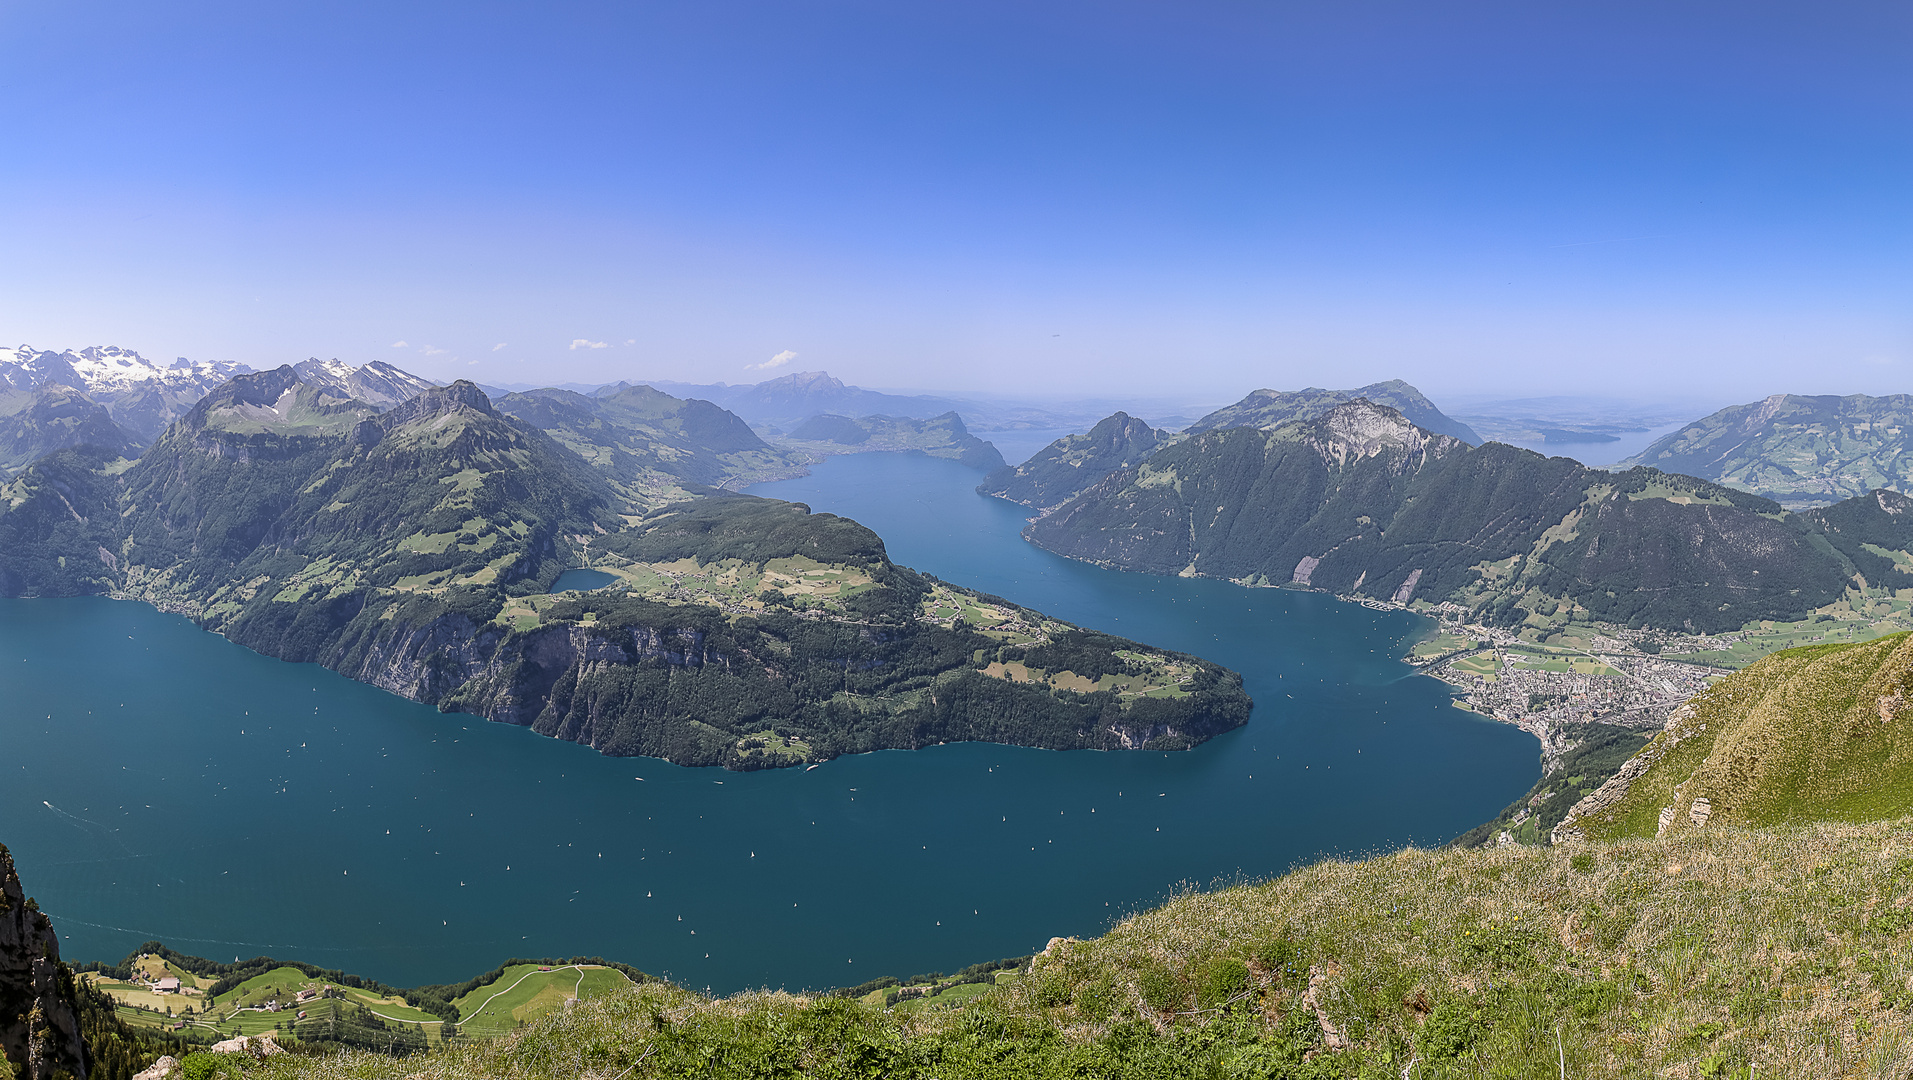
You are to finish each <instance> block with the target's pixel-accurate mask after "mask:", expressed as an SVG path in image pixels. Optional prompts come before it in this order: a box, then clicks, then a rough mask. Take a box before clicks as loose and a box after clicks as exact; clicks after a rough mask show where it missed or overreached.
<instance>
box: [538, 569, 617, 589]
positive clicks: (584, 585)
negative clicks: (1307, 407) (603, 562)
mask: <svg viewBox="0 0 1913 1080" xmlns="http://www.w3.org/2000/svg"><path fill="white" fill-rule="evenodd" d="M616 580H618V575H616V574H607V573H605V572H604V571H603V570H587V569H585V568H583V567H581V566H574V567H572V568H571V569H569V570H566V571H565V572H564V573H562V574H559V575H558V578H557V580H556V581H553V582H552V583H551V589H550V591H551V592H554V593H561V592H570V591H571V590H573V589H578V590H580V591H583V592H589V591H591V590H592V589H602V588H604V587H605V586H606V585H609V584H611V583H612V582H614V581H616Z"/></svg>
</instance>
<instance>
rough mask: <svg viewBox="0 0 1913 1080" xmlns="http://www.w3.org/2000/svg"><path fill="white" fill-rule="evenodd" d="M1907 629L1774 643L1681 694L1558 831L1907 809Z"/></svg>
mask: <svg viewBox="0 0 1913 1080" xmlns="http://www.w3.org/2000/svg"><path fill="white" fill-rule="evenodd" d="M1910 698H1913V637H1909V636H1908V635H1907V634H1893V635H1889V636H1887V637H1883V638H1879V639H1876V640H1874V641H1868V642H1862V643H1860V644H1855V645H1817V646H1811V647H1808V648H1804V649H1791V650H1789V651H1787V652H1781V653H1775V654H1774V655H1772V656H1769V657H1767V658H1766V659H1764V660H1761V661H1760V662H1759V663H1756V664H1753V665H1750V666H1749V667H1747V668H1745V669H1743V670H1741V671H1740V672H1738V673H1736V674H1734V675H1733V676H1731V677H1729V678H1726V679H1722V680H1721V681H1720V682H1719V683H1717V684H1715V685H1714V686H1712V687H1709V688H1708V689H1707V690H1706V691H1704V692H1702V693H1701V694H1699V695H1698V696H1696V697H1695V698H1694V699H1693V700H1692V701H1690V702H1688V703H1687V704H1686V705H1684V706H1682V707H1681V709H1680V710H1679V711H1677V712H1676V713H1675V714H1674V715H1673V717H1672V718H1670V720H1669V722H1668V725H1667V730H1666V731H1664V732H1662V733H1661V734H1660V735H1658V736H1656V737H1655V739H1654V741H1653V742H1651V743H1649V744H1648V745H1647V746H1646V747H1645V748H1644V749H1642V750H1641V752H1640V753H1639V754H1637V755H1636V756H1635V757H1634V758H1632V759H1631V760H1630V761H1629V762H1628V764H1627V765H1625V766H1623V767H1622V769H1621V771H1620V772H1619V773H1617V774H1616V775H1615V777H1614V778H1613V779H1612V780H1610V781H1608V783H1606V784H1604V785H1602V787H1601V789H1600V790H1598V791H1596V792H1595V793H1594V794H1592V795H1590V796H1589V797H1588V798H1587V799H1586V800H1583V801H1582V803H1580V804H1579V805H1577V806H1576V807H1575V808H1574V809H1573V810H1572V811H1570V812H1569V815H1568V817H1567V819H1566V820H1564V821H1563V822H1562V823H1561V825H1560V826H1558V827H1557V828H1556V829H1555V836H1556V837H1557V839H1569V838H1572V837H1573V836H1577V835H1586V836H1591V837H1595V838H1597V839H1608V838H1617V837H1624V836H1654V835H1656V834H1657V833H1667V832H1674V833H1679V832H1685V831H1690V830H1696V829H1705V828H1713V827H1718V826H1720V825H1722V824H1724V823H1729V822H1732V823H1737V824H1743V825H1772V824H1779V823H1782V822H1788V821H1813V820H1826V819H1833V820H1844V821H1868V820H1876V819H1880V818H1888V817H1896V816H1898V815H1901V814H1905V813H1907V812H1908V811H1909V809H1913V731H1909V729H1908V726H1909V724H1913V704H1909V699H1910Z"/></svg>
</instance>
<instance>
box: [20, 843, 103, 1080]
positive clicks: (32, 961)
mask: <svg viewBox="0 0 1913 1080" xmlns="http://www.w3.org/2000/svg"><path fill="white" fill-rule="evenodd" d="M0 1055H4V1057H5V1058H6V1063H7V1064H8V1065H9V1066H11V1068H12V1072H11V1073H10V1075H13V1076H16V1077H18V1078H19V1080H55V1078H57V1077H62V1076H65V1077H70V1078H72V1080H86V1073H87V1056H86V1045H85V1043H83V1042H82V1041H81V1038H80V1011H79V1004H78V989H77V987H76V986H75V985H74V981H73V973H72V972H71V971H69V970H68V969H67V966H66V965H65V964H62V963H61V962H60V942H59V940H58V939H57V938H56V937H55V936H54V934H53V924H52V923H51V922H50V921H48V919H47V917H46V915H45V913H43V912H41V910H40V906H39V905H38V904H36V903H34V902H33V900H32V899H31V898H29V897H28V896H27V895H26V892H25V890H23V889H22V888H21V887H20V875H19V873H18V872H17V871H16V870H15V869H14V865H13V853H12V852H10V851H8V850H7V847H6V845H5V844H0Z"/></svg>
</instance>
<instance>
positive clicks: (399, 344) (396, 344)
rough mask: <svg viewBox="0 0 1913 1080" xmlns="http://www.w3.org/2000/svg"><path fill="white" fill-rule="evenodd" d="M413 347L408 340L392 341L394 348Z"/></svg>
mask: <svg viewBox="0 0 1913 1080" xmlns="http://www.w3.org/2000/svg"><path fill="white" fill-rule="evenodd" d="M411 347H412V346H411V345H409V344H407V343H406V342H403V341H394V342H393V343H392V348H394V349H409V348H411Z"/></svg>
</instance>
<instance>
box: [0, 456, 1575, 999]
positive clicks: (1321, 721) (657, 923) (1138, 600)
mask: <svg viewBox="0 0 1913 1080" xmlns="http://www.w3.org/2000/svg"><path fill="white" fill-rule="evenodd" d="M977 478H978V474H976V473H975V472H974V471H972V470H968V469H964V468H962V467H961V466H958V465H956V464H954V463H951V462H946V461H941V460H938V459H932V458H926V457H922V456H918V455H906V454H866V455H857V456H852V457H842V458H834V459H831V460H830V461H827V462H825V463H824V464H822V465H820V466H818V467H817V469H816V471H815V472H814V473H813V474H812V475H811V476H809V477H805V478H801V479H797V480H791V481H783V482H779V483H776V484H768V485H761V486H759V487H758V488H756V489H754V490H755V491H756V492H757V493H760V494H765V495H772V496H775V497H779V498H792V499H798V500H801V501H805V502H808V503H810V504H811V505H812V506H813V507H814V508H815V509H819V510H829V511H832V512H836V513H842V514H846V515H848V516H851V517H855V518H857V519H858V520H860V521H863V522H865V523H866V524H869V525H871V526H872V527H873V528H876V529H877V530H878V531H879V533H880V534H882V535H883V536H884V537H885V539H886V541H887V543H888V545H889V547H890V551H891V555H892V557H893V558H895V559H897V560H898V561H900V562H903V563H905V564H907V565H913V566H916V567H918V568H919V569H922V570H926V571H928V572H931V573H935V574H937V575H939V576H941V577H944V578H946V579H947V580H950V581H953V582H957V583H959V584H964V585H969V586H973V587H976V588H980V589H984V590H986V591H989V592H994V593H999V594H1001V595H1004V596H1007V597H1010V598H1012V599H1014V600H1016V601H1017V602H1019V603H1023V604H1025V605H1028V606H1031V607H1035V608H1038V609H1040V610H1044V611H1047V612H1049V613H1051V614H1054V615H1057V616H1060V617H1063V618H1066V619H1070V620H1072V621H1077V622H1081V623H1083V624H1085V625H1088V626H1093V627H1097V628H1100V629H1104V630H1108V631H1110V632H1113V633H1118V634H1123V635H1126V636H1130V637H1134V638H1138V639H1141V640H1144V641H1148V642H1152V643H1155V644H1159V645H1164V646H1167V647H1171V648H1176V649H1182V650H1186V651H1189V652H1194V653H1198V654H1200V655H1203V656H1206V657H1208V658H1210V659H1212V660H1215V661H1217V662H1220V663H1223V664H1226V665H1228V666H1230V667H1232V668H1235V669H1236V670H1238V671H1241V672H1242V673H1243V675H1244V677H1245V680H1246V682H1247V685H1248V689H1249V691H1250V693H1251V694H1253V695H1254V697H1255V699H1256V709H1255V713H1254V716H1253V718H1252V719H1251V721H1250V723H1249V725H1248V727H1247V728H1245V729H1243V730H1241V731H1238V732H1234V733H1231V734H1229V735H1226V736H1223V737H1221V738H1219V739H1216V740H1213V741H1211V742H1210V743H1208V744H1205V745H1204V746H1203V747H1201V748H1198V749H1197V750H1195V751H1191V752H1186V753H1173V754H1164V753H1153V752H1146V753H1134V752H1132V753H1097V752H1071V753H1055V752H1047V751H1035V750H1021V749H1015V748H1009V747H1000V746H990V745H982V744H964V745H953V746H943V747H934V748H930V749H926V750H922V751H914V752H900V751H899V752H885V753H878V754H869V755H862V756H858V757H853V758H843V759H839V760H837V761H833V762H830V763H828V764H825V765H823V766H822V767H820V768H817V769H815V770H810V771H803V770H797V771H789V770H786V771H778V772H764V773H752V774H736V773H724V772H721V771H718V770H708V769H681V768H677V767H675V766H671V765H668V764H665V763H662V762H658V761H654V760H649V759H630V758H626V759H613V758H605V757H601V756H599V755H597V754H595V753H593V752H592V751H590V750H589V749H587V748H584V747H580V746H575V745H572V744H568V743H560V742H556V741H553V740H549V739H544V738H541V737H539V736H536V735H533V734H531V733H530V732H528V731H524V730H521V729H518V728H512V727H507V726H504V725H497V724H488V723H485V722H483V721H481V720H478V719H476V718H474V717H469V716H464V715H459V714H440V713H438V712H436V711H434V710H432V709H430V708H427V707H425V706H421V705H418V704H416V703H412V702H407V701H404V700H402V699H399V698H396V697H393V696H391V695H389V694H386V693H384V692H382V691H379V690H376V689H373V688H371V687H368V686H363V685H360V684H357V683H353V682H351V681H350V680H347V679H344V678H342V677H340V676H337V675H334V674H332V673H330V672H327V671H325V670H323V669H320V668H317V667H314V666H311V665H301V664H287V663H282V662H280V661H276V660H272V659H269V658H266V657H263V656H259V655H257V654H255V653H252V652H250V651H248V650H245V649H242V648H239V647H238V646H235V645H232V644H230V643H229V642H226V641H225V640H224V639H222V638H220V637H218V636H216V635H213V634H209V633H205V632H203V631H201V630H199V629H197V628H196V627H194V626H193V625H192V624H191V623H190V622H188V621H187V620H185V619H183V618H180V617H178V616H173V615H167V614H163V613H161V612H158V611H155V610H154V609H152V608H150V607H147V606H145V605H142V604H135V603H126V602H116V601H111V600H105V599H98V598H89V599H76V600H0V746H4V747H5V753H4V756H0V842H5V843H7V844H8V845H9V846H10V847H11V848H12V849H13V851H14V854H15V856H16V858H17V859H18V861H19V865H20V869H21V872H22V874H23V875H24V876H25V879H26V881H27V884H28V888H29V890H30V891H31V892H33V893H34V894H35V895H36V896H37V897H38V899H39V900H40V903H41V905H42V906H43V907H44V908H45V909H46V910H47V911H48V912H49V913H50V914H51V915H52V916H53V917H54V918H55V920H56V927H57V929H58V930H59V932H60V935H61V939H62V942H63V947H64V949H65V951H66V955H67V956H68V957H69V958H79V959H105V960H117V959H118V958H119V957H121V956H123V955H124V954H125V953H126V952H128V951H130V950H131V949H132V948H134V947H136V946H138V945H139V944H140V943H142V942H144V941H146V940H148V939H150V938H158V939H162V940H164V941H166V942H167V943H168V944H170V945H172V946H173V947H175V948H178V949H181V950H183V951H187V952H193V953H198V954H201V955H206V956H210V957H214V958H225V957H227V956H235V957H236V956H253V955H257V954H260V953H270V954H273V955H278V956H284V957H297V958H300V959H304V960H307V961H309V962H312V963H317V964H322V965H325V966H328V967H337V968H342V969H345V970H349V971H354V972H357V973H359V974H363V975H367V976H370V977H373V978H378V979H381V980H384V981H387V982H390V983H393V984H398V985H413V984H418V983H424V982H442V981H450V980H457V979H464V978H468V977H470V976H471V975H473V974H477V973H478V972H480V971H483V970H486V969H488V968H490V967H491V966H493V965H494V964H496V963H498V962H499V961H501V960H503V959H505V958H507V957H508V956H529V957H543V956H572V955H580V954H582V955H602V956H606V957H610V958H614V959H619V960H623V961H626V962H628V963H632V964H635V965H637V966H639V967H642V968H644V969H646V970H649V971H654V972H659V973H662V974H667V975H670V976H672V977H674V978H676V979H679V980H680V981H682V982H683V983H685V984H686V985H690V986H698V987H711V988H714V989H717V990H735V989H739V988H744V987H751V986H787V987H791V988H801V987H826V986H836V985H847V984H851V983H856V982H860V981H863V980H865V979H868V978H871V977H874V976H876V975H880V974H895V975H910V974H914V973H918V972H924V971H932V970H938V971H950V970H954V969H956V968H958V967H961V966H963V965H965V964H969V963H973V962H976V961H979V960H986V959H993V958H996V957H999V956H1010V955H1019V954H1022V953H1027V952H1030V951H1032V950H1037V949H1041V948H1042V947H1043V945H1044V943H1045V942H1046V941H1047V940H1048V939H1049V938H1050V937H1051V936H1054V935H1070V934H1074V935H1088V934H1095V933H1097V932H1099V931H1101V930H1102V929H1104V928H1106V927H1107V926H1108V925H1109V924H1110V923H1111V922H1112V921H1113V920H1114V919H1116V918H1118V917H1120V916H1121V915H1122V914H1124V913H1125V912H1127V911H1130V910H1134V909H1136V908H1139V907H1143V906H1147V905H1150V904H1153V903H1155V902H1158V901H1160V900H1161V899H1163V898H1164V897H1165V896H1166V895H1168V894H1170V893H1171V892H1172V891H1173V890H1175V889H1177V888H1179V887H1185V886H1188V885H1196V886H1206V885H1209V884H1212V883H1214V882H1216V881H1218V880H1234V879H1238V878H1242V877H1248V878H1255V877H1264V876H1268V875H1272V874H1277V873H1280V872H1282V871H1283V870H1286V869H1288V868H1290V867H1292V866H1294V865H1296V864H1297V863H1299V862H1303V861H1307V860H1310V859H1315V858H1319V857H1323V856H1328V855H1360V854H1365V853H1374V852H1381V851H1387V850H1391V849H1394V848H1397V847H1400V846H1401V845H1404V844H1408V843H1419V844H1435V843H1441V842H1443V841H1445V840H1447V839H1448V838H1450V837H1452V836H1453V835H1455V834H1456V833H1459V832H1461V831H1462V830H1464V829H1466V828H1468V827H1470V826H1472V825H1474V824H1476V823H1478V822H1480V821H1483V820H1486V819H1487V818H1489V817H1491V816H1493V814H1494V813H1495V812H1496V811H1498V810H1499V809H1500V808H1501V807H1502V806H1504V805H1506V803H1507V802H1508V801H1509V800H1510V799H1512V798H1514V797H1515V796H1516V795H1518V794H1519V793H1520V792H1521V791H1523V790H1525V789H1526V787H1527V786H1528V785H1530V784H1532V783H1533V781H1534V779H1535V778H1536V777H1537V776H1538V774H1539V765H1538V763H1537V761H1536V746H1535V743H1534V740H1533V739H1532V738H1530V737H1528V736H1526V735H1525V734H1522V733H1521V732H1519V731H1516V730H1514V729H1512V728H1508V727H1505V726H1502V725H1497V724H1493V723H1489V722H1485V721H1482V720H1480V719H1478V718H1475V717H1472V716H1470V715H1468V714H1465V713H1463V712H1461V711H1459V710H1456V709H1454V708H1452V707H1451V706H1449V704H1448V695H1447V693H1446V690H1445V688H1444V687H1443V686H1442V684H1440V683H1438V682H1436V681H1434V680H1431V679H1428V678H1425V677H1421V676H1419V675H1416V674H1414V673H1413V670H1412V669H1411V668H1409V667H1408V666H1407V665H1405V664H1403V663H1401V662H1400V661H1399V660H1398V659H1397V657H1398V656H1399V655H1400V654H1401V651H1402V649H1403V647H1404V645H1405V643H1406V642H1407V641H1409V640H1411V639H1412V638H1413V637H1414V636H1415V635H1416V634H1418V633H1421V632H1423V629H1424V626H1425V624H1424V623H1423V622H1422V621H1421V620H1419V619H1417V618H1415V617H1413V616H1409V615H1406V614H1402V613H1398V612H1376V611H1370V610H1368V609H1365V608H1362V607H1359V606H1356V605H1353V604H1345V603H1340V602H1337V601H1334V600H1332V599H1330V598H1327V597H1324V596H1320V595H1316V594H1309V593H1294V592H1288V591H1281V590H1268V589H1256V590H1252V589H1243V588H1238V587H1236V586H1233V585H1230V584H1228V583H1226V582H1216V581H1207V580H1202V579H1182V578H1160V577H1154V576H1149V575H1135V574H1124V573H1118V572H1114V571H1107V570H1101V569H1098V568H1095V567H1091V566H1087V565H1084V564H1080V563H1074V562H1070V561H1069V560H1065V559H1061V558H1058V557H1056V556H1052V555H1050V554H1048V553H1046V552H1042V551H1040V550H1038V549H1036V548H1034V547H1031V546H1030V545H1028V544H1026V543H1024V542H1023V541H1022V540H1021V539H1020V538H1019V536H1018V535H1017V532H1018V530H1019V529H1020V527H1021V525H1022V523H1023V514H1024V511H1023V510H1022V509H1021V508H1019V507H1016V506H1013V505H1011V504H1008V503H1004V502H1001V501H1000V500H992V499H985V498H983V497H981V496H977V495H975V494H974V493H973V492H972V491H971V488H972V487H973V486H974V484H975V483H976V481H977ZM640 777H641V778H642V779H640Z"/></svg>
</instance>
